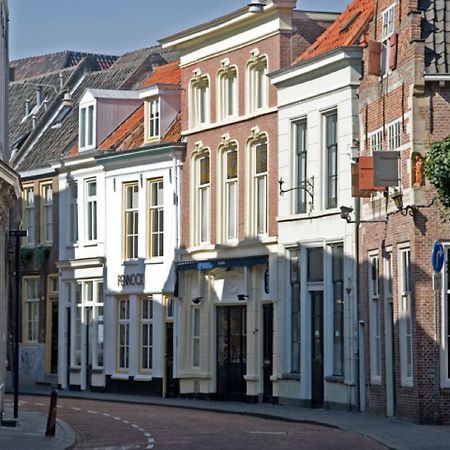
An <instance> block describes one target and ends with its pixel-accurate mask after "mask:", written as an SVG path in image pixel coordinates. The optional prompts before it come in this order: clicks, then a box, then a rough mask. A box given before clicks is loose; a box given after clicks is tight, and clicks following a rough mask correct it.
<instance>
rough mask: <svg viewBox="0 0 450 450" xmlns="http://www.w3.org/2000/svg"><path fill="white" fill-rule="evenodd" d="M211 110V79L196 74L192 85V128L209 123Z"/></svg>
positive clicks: (198, 73)
mask: <svg viewBox="0 0 450 450" xmlns="http://www.w3.org/2000/svg"><path fill="white" fill-rule="evenodd" d="M209 120H210V110H209V78H208V76H206V75H201V74H200V72H195V78H194V79H192V80H191V84H190V124H191V127H192V128H195V127H199V126H201V125H204V124H206V123H208V122H209Z"/></svg>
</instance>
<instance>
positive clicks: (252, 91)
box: [246, 51, 269, 114]
mask: <svg viewBox="0 0 450 450" xmlns="http://www.w3.org/2000/svg"><path fill="white" fill-rule="evenodd" d="M268 73H269V58H268V57H267V56H266V55H259V53H258V52H257V51H254V52H253V54H252V59H251V60H250V61H249V62H248V63H247V83H246V85H247V96H246V97H247V113H248V114H251V113H254V112H257V111H259V110H261V109H265V108H267V107H268V106H269V80H268V77H267V74H268Z"/></svg>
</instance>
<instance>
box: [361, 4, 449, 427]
mask: <svg viewBox="0 0 450 450" xmlns="http://www.w3.org/2000/svg"><path fill="white" fill-rule="evenodd" d="M445 7H446V2H439V1H432V2H429V3H428V4H427V5H425V4H422V3H421V2H418V1H414V0H413V1H407V2H391V1H389V0H382V1H380V2H378V3H376V10H375V17H374V20H373V21H372V22H371V23H370V26H369V31H368V36H367V37H368V39H367V41H368V42H367V44H368V45H367V47H366V48H365V51H364V76H363V78H362V80H361V86H360V92H359V98H360V125H361V137H360V142H361V145H360V148H361V154H362V155H364V156H369V155H372V154H373V152H376V151H380V150H382V151H393V152H399V160H398V161H399V176H398V178H399V180H398V183H396V186H391V187H389V188H386V190H385V192H384V195H383V193H381V192H379V193H376V192H373V193H372V194H371V196H370V198H365V199H364V200H363V202H362V219H364V220H383V219H386V223H376V224H375V223H365V224H363V225H362V226H361V228H360V233H359V238H360V242H359V244H360V253H359V254H360V260H359V263H360V272H359V275H360V276H359V280H360V319H361V320H362V321H363V322H362V324H363V330H364V340H365V343H366V351H365V371H364V372H365V373H363V374H361V376H362V377H363V379H364V382H365V386H366V399H365V400H366V401H365V407H366V409H367V410H368V411H370V412H375V413H378V414H386V415H388V416H392V415H395V416H399V417H405V418H408V419H412V420H416V421H420V422H446V423H448V422H449V421H450V415H449V412H448V411H449V400H450V395H449V394H450V391H449V390H448V388H449V387H450V384H449V376H450V374H449V370H448V340H447V336H448V318H449V316H448V307H447V301H448V300H447V299H448V289H447V286H448V284H447V273H446V271H445V273H443V274H442V275H441V277H442V280H443V288H442V289H441V290H439V291H437V293H436V292H434V291H433V287H432V273H433V271H432V267H431V251H432V244H433V241H435V240H436V239H440V240H441V241H443V242H444V243H445V242H448V239H449V228H448V223H444V222H442V220H440V216H439V209H438V207H437V206H436V205H435V204H434V203H433V197H434V191H433V188H432V186H430V185H429V184H428V183H425V181H424V180H423V175H422V170H421V169H422V158H423V156H424V155H425V154H426V152H427V151H428V150H429V148H430V145H431V143H432V142H434V141H436V140H438V139H441V138H443V137H445V136H447V135H448V134H449V131H450V126H449V124H448V114H449V109H450V105H449V102H448V100H449V94H448V92H449V91H448V84H446V82H448V81H447V80H448V76H449V75H448V67H447V65H446V63H445V61H446V59H445V57H446V54H447V53H446V51H445V49H440V48H438V47H439V45H440V44H439V43H440V42H441V41H442V39H443V40H444V42H445V38H444V36H443V32H440V31H439V30H440V29H441V27H440V25H442V23H443V22H442V20H441V21H440V17H441V13H442V14H443V13H444V11H445ZM445 20H446V19H444V21H445ZM441 38H442V39H441ZM393 164H395V162H393ZM400 194H401V196H402V198H403V205H404V206H403V208H401V209H400V208H399V207H398V206H396V205H395V204H394V201H393V199H394V198H395V197H397V198H398V197H399V195H400ZM445 245H446V244H445ZM445 248H446V254H447V255H448V250H447V247H445ZM436 296H438V299H436Z"/></svg>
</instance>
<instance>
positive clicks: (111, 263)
mask: <svg viewBox="0 0 450 450" xmlns="http://www.w3.org/2000/svg"><path fill="white" fill-rule="evenodd" d="M161 178H162V179H163V183H164V194H163V195H164V256H163V257H161V258H154V259H149V258H148V247H149V241H148V238H147V236H148V220H149V217H148V210H147V205H148V196H149V192H148V183H147V182H148V180H150V179H161ZM135 181H137V182H138V183H139V200H138V202H139V225H138V226H139V244H138V258H137V259H135V260H128V261H124V260H123V184H124V183H127V182H135ZM105 185H106V212H105V216H106V218H107V219H106V220H107V226H106V242H107V245H106V254H105V256H106V260H107V276H106V280H105V289H106V294H107V295H106V300H105V331H106V335H105V339H108V342H111V345H109V346H108V350H107V351H106V353H105V373H106V374H110V375H112V376H113V377H120V375H119V374H117V373H116V324H117V317H116V315H117V309H116V304H117V297H118V296H124V295H125V296H129V298H130V324H131V328H130V333H131V334H130V368H129V371H128V373H127V374H128V375H129V376H137V377H138V379H142V380H145V379H151V378H152V377H158V378H162V377H163V372H164V339H163V333H164V329H163V324H164V316H163V313H164V310H163V293H164V292H167V293H170V292H172V291H173V288H174V276H173V273H172V272H173V271H172V263H173V259H174V257H175V249H176V245H177V239H176V230H177V228H176V221H177V207H176V205H175V204H174V193H175V191H176V186H175V177H174V173H173V160H172V159H171V158H170V159H169V158H166V159H165V160H164V161H158V162H152V163H151V164H150V163H142V162H141V163H140V164H136V165H133V166H128V167H127V166H126V165H125V167H121V168H118V169H117V168H116V169H111V170H108V171H107V173H106V179H105ZM126 273H128V274H131V273H139V274H144V285H143V286H121V285H120V284H119V283H118V276H119V275H123V274H126ZM143 294H153V300H154V310H153V313H154V317H153V368H152V371H151V374H142V373H141V374H140V373H139V361H138V355H139V351H138V349H139V322H140V320H139V310H138V298H139V296H140V295H143ZM107 303H108V305H106V304H107Z"/></svg>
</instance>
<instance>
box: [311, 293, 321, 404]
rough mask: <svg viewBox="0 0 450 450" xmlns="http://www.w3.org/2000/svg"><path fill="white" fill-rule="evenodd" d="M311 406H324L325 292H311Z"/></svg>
mask: <svg viewBox="0 0 450 450" xmlns="http://www.w3.org/2000/svg"><path fill="white" fill-rule="evenodd" d="M311 344H312V348H311V372H312V373H311V406H312V407H314V408H320V407H322V406H323V398H324V395H323V391H324V381H323V292H322V291H314V292H311Z"/></svg>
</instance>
